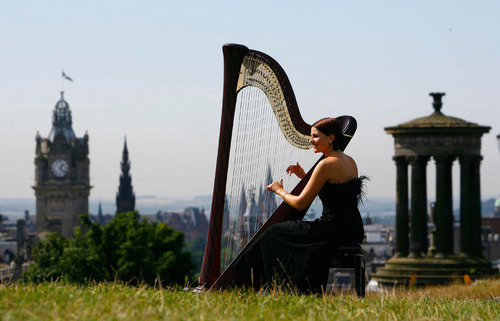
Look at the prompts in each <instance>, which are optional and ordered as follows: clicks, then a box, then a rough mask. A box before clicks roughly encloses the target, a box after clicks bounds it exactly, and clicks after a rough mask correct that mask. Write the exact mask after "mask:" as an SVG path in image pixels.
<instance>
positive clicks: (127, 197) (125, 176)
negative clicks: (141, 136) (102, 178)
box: [116, 138, 135, 213]
mask: <svg viewBox="0 0 500 321" xmlns="http://www.w3.org/2000/svg"><path fill="white" fill-rule="evenodd" d="M121 169H122V173H121V175H120V185H119V186H118V193H117V194H116V213H123V212H133V211H135V193H134V191H133V188H132V177H131V176H130V161H129V159H128V148H127V139H126V138H125V143H124V145H123V153H122V162H121Z"/></svg>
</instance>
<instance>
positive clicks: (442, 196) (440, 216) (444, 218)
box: [434, 155, 454, 258]
mask: <svg viewBox="0 0 500 321" xmlns="http://www.w3.org/2000/svg"><path fill="white" fill-rule="evenodd" d="M434 159H435V161H436V205H435V210H434V219H435V222H434V223H435V224H436V235H435V237H436V238H435V245H436V258H442V257H446V256H448V255H449V254H453V192H452V173H451V167H452V164H453V159H454V157H452V156H450V155H438V156H434Z"/></svg>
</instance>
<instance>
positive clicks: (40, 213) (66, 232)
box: [33, 92, 91, 238]
mask: <svg viewBox="0 0 500 321" xmlns="http://www.w3.org/2000/svg"><path fill="white" fill-rule="evenodd" d="M63 95H64V92H61V99H60V100H59V101H58V102H57V103H56V105H55V108H54V111H53V116H52V129H51V131H50V133H49V136H48V137H47V138H42V137H40V134H38V133H37V135H36V152H35V153H36V157H35V184H34V186H33V189H34V190H35V196H36V232H37V233H38V234H40V233H42V232H46V231H50V232H52V231H55V232H59V233H61V234H62V235H63V236H64V237H67V238H72V237H73V234H74V229H75V227H76V226H78V225H79V222H80V220H79V215H80V214H86V213H88V205H89V194H90V189H91V186H90V177H89V164H90V161H89V158H88V154H89V146H88V141H89V136H88V134H85V135H84V136H83V137H80V138H79V137H76V135H75V133H74V131H73V128H72V119H71V111H70V109H69V105H68V103H67V102H66V101H65V100H64V96H63Z"/></svg>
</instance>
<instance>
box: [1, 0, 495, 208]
mask: <svg viewBox="0 0 500 321" xmlns="http://www.w3.org/2000/svg"><path fill="white" fill-rule="evenodd" d="M257 2H258V1H257ZM264 3H265V7H266V8H267V10H268V12H266V13H264V12H258V11H255V10H254V9H255V8H263V7H264ZM252 8H253V9H252V10H250V9H245V8H244V7H240V6H239V5H235V4H234V3H233V2H230V1H219V2H215V3H204V2H200V3H196V2H189V3H187V2H186V3H175V4H174V3H172V4H169V3H167V2H165V3H163V2H148V3H140V2H134V1H121V2H114V1H110V2H106V3H98V2H86V3H67V2H64V1H55V2H53V3H51V6H46V5H44V4H42V3H38V2H35V1H32V2H30V1H28V2H23V3H11V2H7V1H0V35H1V37H0V39H1V40H0V41H1V42H2V47H3V48H6V49H4V50H2V51H1V52H0V68H1V69H0V70H1V71H2V72H0V83H1V86H0V109H1V111H2V117H1V118H0V146H1V148H2V151H3V152H2V158H1V163H0V164H1V165H2V166H0V178H1V181H2V184H1V185H0V198H34V192H33V190H32V188H31V186H33V183H34V164H33V161H34V158H35V136H36V134H37V132H39V133H40V135H41V136H42V137H47V136H48V134H49V132H50V129H51V127H52V111H53V109H54V106H55V104H56V102H57V101H58V100H59V98H60V91H62V90H64V92H65V94H64V97H65V100H66V101H67V102H68V104H69V106H70V109H71V111H72V116H73V129H74V131H75V134H76V136H77V137H82V136H83V135H84V134H85V132H87V133H88V135H89V148H90V153H89V158H90V176H91V185H92V186H93V189H92V190H91V194H90V199H91V200H96V199H113V198H114V197H115V196H116V193H117V191H118V184H119V176H120V160H121V156H122V148H123V140H124V137H125V136H126V138H127V146H128V150H129V159H130V163H131V169H130V172H131V176H132V185H133V187H134V191H135V193H136V195H137V197H138V198H140V197H141V196H145V195H156V196H158V197H169V198H173V199H177V198H180V199H190V198H193V197H195V196H198V195H209V194H211V193H212V188H213V181H214V174H215V159H216V153H217V143H218V136H219V127H220V116H221V115H220V114H221V100H222V75H223V70H222V50H221V47H222V45H223V44H224V43H229V42H234V43H241V44H244V45H246V46H248V47H249V48H252V49H256V50H260V51H263V52H265V53H267V54H268V55H270V56H271V57H273V58H275V59H276V60H277V61H278V62H279V63H280V64H281V66H282V67H283V68H284V70H285V71H286V72H287V74H288V77H289V78H290V81H291V83H292V86H293V87H294V92H295V95H296V97H297V101H298V103H299V106H300V110H301V113H302V116H303V118H304V119H305V120H306V121H307V122H309V123H312V122H314V121H316V120H317V119H319V118H322V117H324V116H340V115H344V114H349V115H352V116H354V117H355V118H356V119H357V121H358V126H359V127H358V131H357V133H356V135H355V136H354V138H353V140H352V142H351V144H350V145H349V146H348V148H347V149H346V153H348V154H350V155H351V156H353V157H354V158H355V159H356V161H357V163H358V167H359V170H360V172H361V173H362V174H366V175H368V176H369V177H370V178H371V181H370V182H369V183H368V197H394V196H395V171H396V169H395V165H394V162H393V160H392V156H393V154H394V146H393V144H394V142H393V138H392V137H391V136H390V135H387V134H386V133H385V131H384V128H385V127H389V126H395V125H398V124H401V123H403V122H407V121H410V120H413V119H415V118H419V117H423V116H427V115H430V114H431V113H432V112H433V109H432V98H431V97H429V93H430V92H445V93H446V96H444V98H443V103H444V104H443V108H442V112H443V113H444V114H446V115H448V116H453V117H458V118H461V119H464V120H467V121H469V122H473V123H478V124H480V125H484V126H491V131H490V132H489V133H488V134H485V135H484V136H483V138H482V150H481V154H482V155H483V156H484V159H483V161H482V165H481V174H482V176H481V194H482V195H483V197H488V196H498V195H499V194H500V188H499V187H498V184H497V183H496V182H497V181H498V180H499V178H500V154H499V150H498V146H497V141H496V135H497V134H499V133H500V125H499V124H497V122H498V119H500V108H499V107H500V106H498V105H499V104H500V103H499V101H500V91H499V90H498V89H497V88H498V85H499V83H500V63H499V62H498V52H500V37H499V36H500V22H499V21H498V19H497V17H498V15H499V14H500V4H498V3H496V2H493V1H477V2H474V3H469V2H467V1H457V2H453V6H450V2H447V1H432V2H431V1H423V2H419V3H418V4H408V3H405V4H403V3H397V2H393V1H380V2H377V4H372V3H361V2H340V1H335V2H326V1H325V2H318V3H316V4H308V3H301V2H298V1H286V2H284V1H276V2H272V3H268V2H267V1H266V2H262V5H255V7H252ZM271 17H273V19H271ZM242 21H247V22H248V24H249V26H242ZM62 70H64V72H65V74H66V75H67V76H69V77H71V78H72V79H73V81H72V82H70V81H66V80H65V81H64V82H63V83H61V80H63V79H62V76H61V72H62ZM311 153H312V152H311ZM290 162H291V163H293V162H294V160H290ZM434 172H435V171H434V161H432V160H431V162H429V165H428V171H427V175H428V176H427V177H428V182H429V188H428V193H429V199H432V198H433V195H434V192H435V191H434V186H433V184H434V181H435V179H434ZM283 175H285V173H284V172H283ZM458 186H459V166H458V163H457V162H455V163H454V166H453V187H454V190H453V195H454V197H456V196H457V195H458V193H459V189H458Z"/></svg>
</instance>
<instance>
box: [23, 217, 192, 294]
mask: <svg viewBox="0 0 500 321" xmlns="http://www.w3.org/2000/svg"><path fill="white" fill-rule="evenodd" d="M81 219H82V222H83V224H84V226H85V228H86V229H87V233H81V232H80V231H79V229H78V230H77V231H76V236H75V239H71V240H70V239H65V238H64V237H62V236H61V235H59V234H57V233H52V234H49V235H48V237H47V240H46V241H42V242H39V243H38V244H37V245H36V246H35V249H34V250H33V261H34V264H33V265H32V267H30V269H29V270H28V271H27V272H26V273H25V279H27V280H31V281H46V280H52V279H56V278H58V279H63V280H67V281H70V282H76V283H86V282H89V281H98V282H100V281H114V280H120V281H124V282H127V283H128V284H139V283H143V282H144V283H147V284H150V285H154V284H156V283H157V282H161V283H162V284H163V285H171V284H174V283H177V284H183V283H184V282H185V281H186V278H188V279H192V277H193V275H192V270H193V267H194V265H193V263H192V262H191V255H190V254H189V253H188V252H185V251H184V235H183V234H182V233H181V232H178V231H175V230H173V229H172V228H170V227H169V226H168V225H167V224H165V223H156V222H150V221H148V220H141V219H140V216H139V214H138V213H137V212H127V213H120V214H117V215H116V216H115V218H114V219H113V221H111V222H110V223H109V224H107V225H105V226H103V227H101V226H100V225H99V224H98V223H92V222H91V221H90V218H89V216H88V215H83V216H82V217H81Z"/></svg>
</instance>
